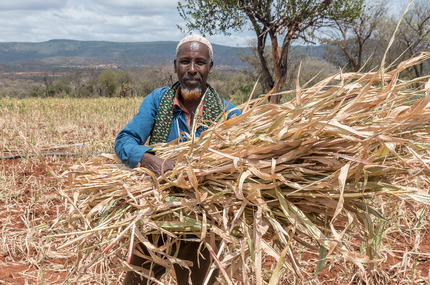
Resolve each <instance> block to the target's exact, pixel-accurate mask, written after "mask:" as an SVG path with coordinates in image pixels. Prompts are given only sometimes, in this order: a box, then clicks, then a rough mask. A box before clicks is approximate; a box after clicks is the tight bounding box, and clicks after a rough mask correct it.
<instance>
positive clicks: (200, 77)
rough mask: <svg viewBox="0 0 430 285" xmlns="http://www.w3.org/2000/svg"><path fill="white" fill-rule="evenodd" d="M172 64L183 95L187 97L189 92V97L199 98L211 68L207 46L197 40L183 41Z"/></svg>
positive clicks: (211, 63)
mask: <svg viewBox="0 0 430 285" xmlns="http://www.w3.org/2000/svg"><path fill="white" fill-rule="evenodd" d="M174 65H175V73H176V74H177V75H178V80H179V82H180V84H181V90H182V95H183V97H184V98H185V99H188V97H187V95H188V94H189V95H190V96H191V97H190V98H189V99H198V98H200V96H201V95H202V92H203V90H205V88H206V82H207V79H208V76H209V74H210V73H212V69H213V62H212V61H211V59H210V55H209V49H208V47H207V46H206V45H204V44H202V43H199V42H187V43H184V44H183V45H181V46H180V47H179V50H178V55H177V57H176V59H175V61H174ZM195 96H198V98H194V97H195Z"/></svg>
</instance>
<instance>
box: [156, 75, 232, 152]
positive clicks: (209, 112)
mask: <svg viewBox="0 0 430 285" xmlns="http://www.w3.org/2000/svg"><path fill="white" fill-rule="evenodd" d="M178 87H179V82H176V83H175V84H173V86H172V87H171V88H170V89H169V90H168V91H167V92H166V93H165V94H164V95H163V98H161V101H160V106H159V107H158V112H157V117H156V118H155V124H154V127H153V129H152V133H151V138H150V139H149V144H150V145H153V144H155V143H164V142H166V141H167V138H168V137H169V134H170V128H171V127H172V121H173V113H174V111H175V106H173V99H174V98H175V93H176V90H177V89H178ZM223 111H224V104H223V101H222V99H221V97H220V96H219V95H218V93H217V92H216V91H215V89H213V88H212V87H211V86H210V85H209V84H207V89H206V95H205V97H204V101H203V122H204V124H205V127H208V126H210V125H212V124H213V123H214V122H215V121H216V120H217V119H218V117H219V115H220V114H221V113H222V112H223ZM197 114H198V113H197Z"/></svg>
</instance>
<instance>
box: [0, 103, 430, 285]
mask: <svg viewBox="0 0 430 285" xmlns="http://www.w3.org/2000/svg"><path fill="white" fill-rule="evenodd" d="M139 104H140V99H117V98H115V99H105V98H103V99H53V98H50V99H36V98H34V99H23V100H15V99H10V98H3V99H0V127H1V128H0V130H1V131H0V135H1V140H0V143H1V154H0V155H1V156H2V157H3V158H4V159H1V160H0V165H1V166H0V226H1V229H0V284H63V283H64V284H69V283H71V281H69V280H71V279H67V276H68V275H69V273H72V275H74V276H75V277H76V276H77V275H78V274H81V273H82V274H81V278H80V279H79V282H78V284H120V280H121V278H122V276H123V271H122V269H121V267H120V265H119V264H117V261H116V260H115V259H112V260H111V259H110V258H109V257H107V258H105V259H104V260H102V263H101V264H99V265H98V266H97V267H95V269H88V270H87V271H86V272H73V270H74V264H75V263H76V262H79V261H80V260H82V258H83V257H82V254H81V253H79V252H77V250H76V247H74V246H73V245H71V246H68V247H66V248H62V249H59V247H60V246H61V245H62V244H64V243H65V242H66V240H67V238H66V237H62V236H58V235H59V234H62V233H65V232H67V231H68V230H69V229H64V228H62V227H61V225H60V223H59V221H60V220H62V219H63V218H64V215H65V214H66V211H65V208H66V206H67V204H68V201H67V200H65V199H64V198H62V197H61V196H60V195H59V192H58V191H59V190H60V189H61V187H62V186H61V184H60V183H59V182H58V179H57V178H56V177H55V176H56V175H57V174H60V173H62V172H63V171H65V170H66V169H67V168H68V167H69V166H70V165H73V164H79V163H85V162H87V161H88V160H90V159H91V158H92V157H94V156H96V155H98V153H100V152H107V153H111V152H112V151H113V142H114V139H115V136H116V134H117V133H118V132H119V131H120V130H121V129H122V127H123V126H124V125H125V124H126V123H127V122H128V121H129V120H130V118H131V117H132V116H133V115H134V113H135V112H136V110H137V108H138V106H139ZM41 153H44V154H47V153H49V154H50V155H47V156H42V155H41ZM427 182H428V183H425V184H423V185H421V186H422V188H423V189H426V191H427V192H428V191H429V189H430V181H427ZM374 204H377V205H378V208H377V209H376V210H378V211H379V212H381V213H384V215H385V218H386V220H385V221H384V220H378V222H377V224H374V225H372V227H373V230H374V231H375V233H376V235H375V236H376V237H377V240H376V241H375V243H374V245H376V246H377V247H379V248H378V251H379V252H380V256H378V258H377V260H376V263H375V265H374V269H373V270H370V271H369V272H371V273H370V277H371V278H370V279H369V280H370V281H369V283H372V284H430V276H429V270H430V242H429V241H430V215H429V209H430V208H429V207H428V206H424V205H422V204H419V203H415V202H408V201H405V200H400V199H399V198H396V197H395V196H390V197H376V198H375V201H374ZM56 235H57V236H56ZM365 247H366V245H364V244H363V250H364V248H365ZM293 248H294V253H295V255H296V258H297V261H298V262H299V264H300V267H301V268H302V269H303V272H304V277H305V278H304V279H303V280H301V281H300V283H303V284H364V282H363V280H362V279H360V276H359V274H358V270H357V268H356V267H355V266H354V265H353V264H352V263H351V262H347V261H345V260H343V259H341V258H340V257H339V258H337V257H331V258H330V259H329V260H327V264H326V266H325V268H324V270H323V271H322V272H321V273H319V274H318V276H314V275H313V272H315V269H316V264H317V262H318V252H316V251H311V250H309V249H307V248H305V247H303V246H301V245H299V244H294V247H293ZM273 269H274V266H273V262H272V260H270V258H267V259H266V260H265V266H264V268H263V270H262V274H264V275H265V276H270V274H271V272H272V270H273ZM172 275H173V276H174V274H172ZM263 279H265V280H267V278H263ZM293 279H295V277H294V276H290V279H289V277H288V276H287V277H286V278H285V279H284V280H293ZM173 280H174V278H173V277H172V276H171V275H169V276H167V277H166V279H165V282H166V283H170V284H175V282H174V281H173ZM296 281H297V280H296Z"/></svg>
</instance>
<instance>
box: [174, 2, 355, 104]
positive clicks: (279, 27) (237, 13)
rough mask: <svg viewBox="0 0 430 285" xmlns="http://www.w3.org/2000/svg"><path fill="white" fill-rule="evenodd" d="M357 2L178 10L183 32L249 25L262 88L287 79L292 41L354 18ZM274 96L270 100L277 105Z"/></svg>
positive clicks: (181, 6) (197, 5) (278, 86)
mask: <svg viewBox="0 0 430 285" xmlns="http://www.w3.org/2000/svg"><path fill="white" fill-rule="evenodd" d="M362 1H363V0H322V1H321V0H185V1H184V2H183V3H178V11H179V13H180V15H181V17H182V18H184V19H185V20H186V21H187V24H186V26H187V28H188V29H189V30H198V31H200V32H201V33H203V34H206V33H207V34H210V35H213V34H215V33H218V32H222V33H224V34H226V35H228V34H229V32H230V31H231V30H234V31H241V30H243V29H244V28H245V27H250V28H251V29H252V30H253V31H254V32H255V34H256V39H257V53H258V58H259V61H260V64H261V68H262V72H263V78H262V79H263V82H262V83H263V86H264V89H265V90H266V91H269V90H271V89H272V88H273V92H274V93H277V92H280V91H281V90H282V87H283V86H284V83H285V81H286V79H287V71H288V53H289V49H290V46H291V43H292V42H293V41H295V40H302V41H304V42H312V39H313V38H314V33H313V32H314V31H315V30H316V29H319V28H321V27H324V26H326V25H328V24H329V23H331V22H332V21H333V20H336V19H343V18H345V19H354V18H356V17H358V16H359V14H360V11H361V6H362ZM267 40H269V44H270V46H271V54H272V57H273V68H272V69H270V68H269V65H268V62H267V59H266V55H265V50H266V44H267ZM280 99H281V98H280V95H276V96H271V98H270V102H272V103H279V102H280Z"/></svg>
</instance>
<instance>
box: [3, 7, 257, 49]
mask: <svg viewBox="0 0 430 285" xmlns="http://www.w3.org/2000/svg"><path fill="white" fill-rule="evenodd" d="M176 7H177V0H157V1H149V0H64V1H61V0H0V27H1V29H0V42H10V41H17V42H42V41H47V40H51V39H73V40H100V41H122V42H139V41H179V40H180V39H181V38H182V37H183V36H184V35H183V34H182V33H181V31H180V30H179V29H178V28H177V24H180V25H181V26H185V25H184V21H183V19H182V18H181V17H180V16H179V13H178V11H177V9H176ZM246 35H251V37H252V36H253V34H252V33H248V32H244V33H236V34H234V35H232V36H230V37H224V36H221V35H219V36H213V37H208V38H209V40H211V41H212V42H213V43H217V44H223V45H230V46H237V45H238V44H239V45H241V46H244V45H247V40H244V38H245V37H246Z"/></svg>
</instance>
